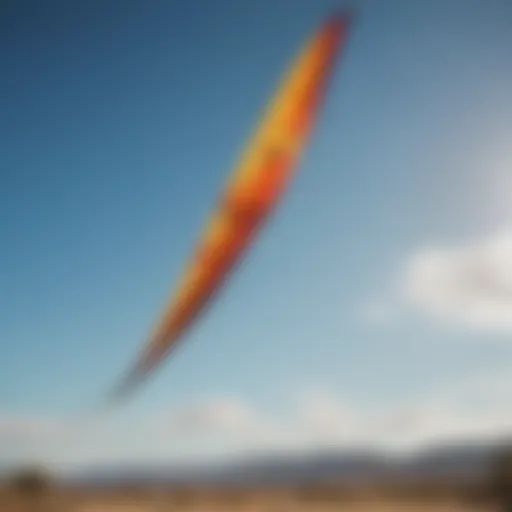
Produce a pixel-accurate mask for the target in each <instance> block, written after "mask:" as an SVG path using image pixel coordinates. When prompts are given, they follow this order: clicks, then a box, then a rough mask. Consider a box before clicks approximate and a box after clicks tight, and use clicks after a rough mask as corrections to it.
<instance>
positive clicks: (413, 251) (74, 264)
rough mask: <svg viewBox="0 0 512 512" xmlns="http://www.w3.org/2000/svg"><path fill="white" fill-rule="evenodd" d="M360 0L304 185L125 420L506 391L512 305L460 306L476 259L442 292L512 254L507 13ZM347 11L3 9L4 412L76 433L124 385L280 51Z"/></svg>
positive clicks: (500, 5) (290, 52)
mask: <svg viewBox="0 0 512 512" xmlns="http://www.w3.org/2000/svg"><path fill="white" fill-rule="evenodd" d="M353 4H354V2H352V5H353ZM356 4H357V5H358V6H359V17H358V19H357V23H356V24H355V26H354V28H353V32H352V34H351V38H350V42H349V45H348V47H347V50H346V52H345V54H344V56H343V59H342V60H341V61H340V65H339V66H338V68H337V70H336V73H335V75H334V77H333V81H332V86H331V89H330V92H329V96H328V98H327V101H326V104H325V108H324V110H323V112H322V115H321V117H320V119H319V124H318V129H317V130H316V132H315V135H314V137H313V139H312V141H311V145H310V147H309V148H308V151H307V154H306V155H305V158H304V160H303V163H302V165H301V169H300V172H299V174H298V177H297V180H296V182H295V183H294V185H293V188H292V190H291V191H290V193H289V194H288V195H287V197H286V200H285V201H284V203H283V204H282V206H281V207H280V209H279V210H278V212H277V214H276V216H275V217H274V219H273V221H272V222H271V223H270V225H269V226H268V229H267V230H265V232H264V233H263V236H262V237H261V239H259V242H258V244H257V245H256V246H255V248H254V250H253V251H252V252H251V254H250V257H249V258H248V260H247V261H246V264H245V265H244V266H243V268H242V271H241V272H239V273H238V275H236V276H235V278H234V279H233V280H232V281H231V282H230V285H229V287H228V288H227V289H226V290H225V293H223V294H222V296H221V297H220V300H219V301H218V302H217V304H216V305H215V307H214V308H213V309H212V310H211V311H210V313H209V314H208V315H207V316H206V317H205V318H204V320H203V321H201V323H200V325H198V326H197V328H196V329H194V331H193V332H192V333H191V336H190V337H189V338H188V339H187V342H186V343H184V344H183V346H182V348H181V349H180V350H179V351H178V352H177V353H176V355H175V357H173V358H172V360H171V361H168V363H166V364H165V367H164V368H162V369H161V371H159V372H158V374H157V375H155V378H154V379H152V380H151V382H149V383H148V385H147V386H145V387H144V389H143V390H141V392H140V393H139V394H138V395H137V396H136V397H135V399H134V400H133V402H132V403H131V404H130V405H129V406H127V407H126V408H125V409H124V410H123V411H122V412H121V413H119V414H122V415H125V416H123V417H128V418H140V417H145V416H150V415H154V414H164V413H167V411H175V410H181V409H182V408H184V407H185V408H186V407H188V404H196V403H201V401H202V400H204V399H205V397H212V396H215V397H236V400H238V401H239V402H242V403H244V404H251V407H255V408H257V409H258V410H260V411H263V414H265V415H268V416H272V417H280V416H283V415H284V416H286V411H288V409H289V408H291V405H290V404H291V403H294V400H297V397H299V396H302V395H303V394H304V393H308V392H310V391H311V390H318V389H321V390H323V391H322V393H324V395H325V394H328V395H329V396H330V397H334V398H333V400H332V401H337V403H339V402H340V401H342V400H343V397H345V399H348V400H349V401H350V402H351V403H352V404H355V405H354V406H353V407H355V408H356V409H358V410H359V409H361V408H362V409H364V410H367V409H368V410H374V409H375V408H378V409H379V410H380V409H382V410H384V411H385V410H386V409H387V408H389V409H390V410H391V409H392V408H393V407H395V406H396V404H399V403H406V402H408V401H409V402H414V401H415V400H416V399H417V397H419V396H424V395H425V394H429V393H433V394H434V395H435V392H436V390H441V392H442V390H443V389H445V386H448V383H451V382H453V381H457V382H459V381H460V382H466V381H467V380H468V379H469V380H471V379H472V378H473V377H475V376H478V377H479V378H480V377H481V376H485V375H496V373H502V374H503V375H505V374H507V373H510V369H511V365H512V344H511V343H510V341H509V340H510V336H511V335H512V329H511V328H510V325H509V324H510V323H507V321H506V320H507V318H512V301H498V300H497V301H494V302H493V300H491V299H489V297H487V295H486V298H485V300H484V299H481V297H479V296H471V297H468V296H466V295H464V299H463V300H462V299H461V296H462V295H461V294H463V292H462V291H461V290H462V289H464V290H466V291H467V290H468V289H469V288H468V287H467V286H466V281H465V280H471V279H472V274H471V272H472V270H471V269H473V266H472V265H473V264H472V263H471V264H468V265H469V267H471V268H470V270H469V271H468V274H464V275H461V276H459V277H460V280H459V281H457V283H456V285H453V283H451V284H452V285H453V286H454V287H455V288H457V289H456V290H455V291H453V290H454V289H455V288H453V289H452V288H450V290H452V291H453V293H452V295H453V297H452V296H450V297H452V298H453V300H451V299H450V298H447V295H446V293H448V292H446V293H445V291H446V289H447V288H446V286H445V284H446V283H445V281H443V279H444V278H445V277H446V275H447V274H449V276H452V275H453V272H450V269H452V270H453V269H454V268H456V269H459V268H462V266H463V265H462V264H460V265H459V263H460V261H462V260H463V261H464V262H467V261H470V262H474V261H476V260H478V262H479V263H478V265H480V263H481V266H483V267H485V271H486V272H487V271H488V272H490V273H493V272H494V270H495V269H496V268H498V266H497V264H496V261H497V260H496V258H497V259H498V260H499V261H505V260H507V257H508V256H509V255H510V254H511V253H510V252H507V251H509V249H510V244H508V241H510V240H511V239H512V237H511V236H510V234H511V233H512V231H510V225H511V222H510V221H511V218H512V202H511V201H510V194H511V193H512V178H511V177H510V176H511V174H510V165H511V164H512V154H511V152H510V143H509V140H510V135H511V134H512V96H511V95H510V90H512V89H511V87H512V68H511V66H510V55H511V48H512V33H511V32H510V23H511V22H512V5H511V4H510V2H508V1H506V0H501V1H500V0H485V1H484V0H481V1H477V0H449V1H444V0H443V1H441V0H439V1H420V0H417V1H414V2H412V1H410V0H389V1H387V2H382V1H377V0H374V1H371V0H368V1H361V2H356ZM344 5H345V4H344V3H343V2H340V1H334V0H333V1H331V0H314V1H311V0H281V1H278V2H275V1H270V0H269V1H257V2H256V1H247V2H239V1H238V0H218V1H216V2H208V1H206V0H201V1H200V0H194V1H189V2H173V1H160V0H153V1H152V2H143V1H134V0H127V1H125V2H114V1H95V0H94V1H89V2H71V3H70V2H64V1H53V0H50V1H47V2H44V3H39V2H35V1H34V2H25V3H23V5H21V4H20V3H18V2H15V1H10V2H4V6H3V11H4V14H3V23H4V27H3V28H2V30H1V31H0V52H1V54H2V55H1V56H2V59H1V60H2V62H3V70H2V76H3V77H4V78H3V80H2V85H1V91H2V94H1V101H2V105H1V109H2V112H3V115H2V116H1V121H0V133H1V136H0V154H1V163H2V165H1V171H0V179H1V181H0V184H1V186H0V245H1V247H2V250H1V251H0V268H1V280H0V308H1V311H2V317H1V319H2V321H1V322H0V412H1V413H2V414H3V415H4V416H5V417H8V418H11V419H12V418H18V417H23V418H25V419H26V418H29V420H26V421H36V420H35V419H37V418H66V417H69V416H72V415H74V414H75V413H79V412H80V411H82V410H86V409H88V408H90V407H93V406H94V404H95V403H96V401H98V400H99V399H101V397H102V394H103V393H105V392H106V391H107V390H108V389H109V387H110V386H111V385H112V384H113V383H114V381H115V380H116V378H117V377H118V376H119V375H120V373H121V372H122V371H124V370H125V369H126V367H127V366H128V364H129V363H130V362H131V361H132V359H133V357H134V356H135V354H136V353H137V351H138V349H139V346H140V344H141V343H142V342H144V341H145V339H146V336H147V334H148V332H149V331H150V329H151V328H152V327H153V325H154V323H155V321H156V320H157V317H158V315H159V313H160V312H161V310H162V307H163V305H164V303H165V301H166V300H167V297H168V295H169V293H170V292H171V290H172V286H173V284H174V283H175V281H176V279H177V278H178V277H179V274H180V272H181V270H182V268H183V266H184V264H185V262H186V259H187V257H188V256H189V254H190V252H191V250H192V247H193V245H194V243H195V241H196V239H197V236H198V233H199V231H200V229H201V227H202V224H203V222H204V221H205V220H206V218H207V216H208V213H209V211H210V209H211V208H212V206H213V205H214V203H215V200H216V198H217V195H218V193H219V191H220V189H221V187H222V186H223V184H224V182H225V180H226V178H227V176H228V175H229V173H230V172H231V169H232V167H233V165H234V164H235V162H236V158H237V157H238V155H239V154H240V151H241V149H242V148H243V145H244V143H245V142H246V140H247V139H248V137H249V136H250V134H251V132H252V130H253V129H254V127H255V123H256V122H257V120H258V118H259V115H260V114H261V109H262V107H263V106H264V105H265V103H266V101H267V100H268V98H269V96H270V95H271V93H272V91H273V90H274V88H275V86H276V85H277V83H278V80H279V78H280V77H281V75H282V73H283V70H284V69H285V67H286V66H287V65H288V63H289V61H290V58H292V57H293V56H294V54H295V52H296V51H297V50H298V49H299V48H300V46H301V44H302V43H303V42H304V39H305V37H307V36H308V35H309V34H311V32H312V31H313V30H314V29H315V28H316V27H317V26H318V24H319V23H320V22H321V21H322V20H323V19H324V18H325V17H326V16H327V15H329V14H330V13H332V12H333V11H334V10H336V9H338V8H340V7H343V6H344ZM496 240H498V242H497V241H496ZM500 241H501V242H500ZM482 248H483V249H482ZM431 249H435V251H437V252H436V253H435V254H437V255H438V256H439V254H440V255H441V258H440V259H439V258H438V259H437V260H436V261H437V266H435V265H434V267H435V269H434V271H432V272H431V271H424V269H425V268H426V266H427V267H428V269H431V268H433V267H432V266H431V265H430V266H429V262H431V260H432V258H431V256H432V251H431V252H429V250H431ZM480 249H482V250H480ZM450 251H452V252H450ZM476 253H478V254H477V256H475V257H472V256H471V255H474V254H476ZM447 254H449V255H450V256H449V257H447V256H446V255H447ZM468 254H469V256H468ZM482 254H483V256H482ZM429 258H430V259H429ZM443 258H444V259H443ZM457 258H459V259H457ZM486 258H487V259H486ZM493 258H494V259H493ZM500 258H501V259H500ZM425 262H427V263H425ZM482 262H483V263H482ZM425 265H426V266H425ZM450 265H452V266H451V267H450ZM469 267H468V268H469ZM464 268H466V267H464ZM499 268H500V269H501V270H500V272H501V271H502V272H501V274H499V275H497V276H495V275H493V276H491V278H492V279H494V280H499V281H500V282H502V281H503V282H504V283H505V281H506V283H505V285H506V286H508V284H510V283H509V281H507V279H509V277H510V275H511V273H510V272H509V270H510V266H508V267H507V265H506V264H504V267H503V268H501V267H499ZM436 269H437V270H436ZM447 269H448V270H447ZM478 269H480V266H479V267H478ZM478 269H477V270H478ZM493 269H494V270H493ZM473 270H474V269H473ZM469 274H471V275H469ZM486 275H487V274H486ZM443 276H444V277H443ZM450 279H451V277H450ZM450 282H451V281H450ZM507 283H508V284H507ZM443 290H444V291H443ZM509 291H510V290H509ZM464 293H466V292H464ZM467 293H468V294H471V293H473V292H471V293H470V292H467ZM507 293H508V292H507ZM436 294H437V295H436ZM443 294H444V295H443ZM475 295H477V294H476V292H475ZM509 297H510V296H509ZM459 299H460V300H459ZM500 300H501V299H500ZM486 301H487V302H486ZM498 302H499V304H498ZM498 310H499V311H498ZM482 378H483V377H482ZM509 384H511V383H510V381H509ZM315 396H317V395H315ZM209 399H210V398H208V400H209ZM320 401H321V400H320ZM473 413H474V414H476V413H475V412H474V411H473ZM9 421H11V420H9ZM24 421H25V420H24ZM507 421H508V419H507ZM0 430H1V429H0ZM127 435H128V434H127ZM133 435H134V436H135V437H131V438H130V439H131V443H132V444H133V442H134V439H136V434H133ZM128 437H129V436H128ZM160 439H161V440H162V439H163V438H160ZM137 442H139V444H140V443H143V444H142V445H141V446H143V448H141V450H142V451H143V452H144V446H145V445H144V442H143V441H141V440H140V439H139V440H138V441H137ZM162 442H165V440H162ZM185 444H186V443H185ZM148 450H149V449H148ZM148 453H149V451H148Z"/></svg>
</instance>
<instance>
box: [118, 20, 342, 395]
mask: <svg viewBox="0 0 512 512" xmlns="http://www.w3.org/2000/svg"><path fill="white" fill-rule="evenodd" d="M349 24H350V17H349V16H348V15H341V16H336V17H333V18H330V19H328V20H327V21H326V22H325V24H324V25H323V26H322V27H321V28H320V30H319V31H318V32H317V33H316V34H315V35H314V36H313V37H312V39H311V40H310V41H309V42H308V43H307V44H306V46H305V48H304V49H303V51H302V52H301V53H300V55H299V56H298V58H297V60H296V62H295V63H294V64H293V65H292V67H291V68H290V70H289V71H288V73H287V75H286V76H285V77H284V79H283V81H282V84H281V86H280V88H279V89H278V91H277V93H276V95H275V96H274V98H273V100H272V101H271V103H270V105H269V107H268V108H267V111H266V113H265V115H264V117H263V119H262V121H261V123H260V125H259V126H258V128H257V130H256V133H255V134H254V135H253V137H252V138H251V140H250V142H249V145H248V147H247V148H246V150H245V152H244V154H243V155H242V158H241V160H240V162H239V163H238V165H237V166H236V168H235V172H234V175H233V176H232V178H231V180H230V181H229V182H228V184H227V186H226V188H225V191H224V193H223V195H222V197H221V199H220V202H219V204H218V206H217V209H216V211H215V212H214V214H213V216H212V218H211V220H210V222H209V223H208V224H207V226H206V229H205V232H204V233H203V236H202V237H201V239H200V243H199V244H198V246H197V248H196V250H195V252H194V254H193V256H192V258H191V261H190V263H189V265H188V267H187V268H186V271H185V273H184V275H183V278H182V280H181V283H180V284H179V286H178V288H177V290H176V293H175V294H174V296H173V299H172V302H171V303H170V305H169V306H168V307H167V308H166V309H165V311H164V314H163V316H162V318H161V320H160V322H159V324H158V326H157V328H156V330H155V332H154V334H153V336H152V337H151V338H150V340H149V343H148V344H147V345H146V347H145V349H144V350H143V352H142V354H141V356H140V358H139V359H138V361H137V362H136V365H135V366H134V367H133V368H132V371H131V372H130V373H129V374H128V376H127V378H126V379H125V380H124V381H123V382H122V383H121V386H120V387H119V388H117V390H116V393H115V397H119V396H122V395H124V394H125V393H126V392H127V391H128V390H129V389H131V388H132V387H133V386H134V385H135V384H137V383H138V382H140V381H141V380H142V379H144V378H145V377H146V376H148V374H150V373H151V372H152V371H153V370H154V369H155V368H156V367H157V366H158V364H159V363H161V362H162V360H163V359H164V358H165V356H166V355H168V353H169V351H170V349H172V348H173V347H174V346H175V345H176V343H177V341H178V340H179V339H180V338H181V337H182V336H183V335H184V334H185V331H186V330H187V329H188V328H190V327H191V325H192V324H193V322H194V321H195V320H196V318H197V317H198V315H199V314H200V313H201V312H202V310H203V309H204V308H205V306H206V305H207V304H208V303H209V302H210V301H211V300H212V299H213V297H214V295H215V294H216V293H217V292H218V291H219V290H220V289H221V285H222V284H223V283H224V281H225V280H226V278H227V277H228V275H230V273H231V271H232V270H234V268H235V267H236V265H237V263H239V262H240V260H241V259H242V257H243V256H244V254H245V253H246V251H247V249H248V248H249V246H250V243H251V242H252V241H253V239H254V237H255V236H256V235H257V234H258V232H259V231H260V228H261V227H262V225H263V223H264V221H265V220H266V219H267V218H268V216H269V214H270V213H271V212H272V210H273V209H274V207H275V206H276V205H277V203H278V201H279V199H280V198H281V196H282V195H283V193H284V192H285V190H286V188H287V186H288V184H289V182H290V180H291V178H292V177H293V175H294V174H295V172H296V169H297V164H298V161H299V159H300V157H301V155H302V153H303V151H304V149H305V146H306V142H307V139H308V137H309V135H310V133H311V130H312V128H313V124H314V120H315V117H316V115H317V113H318V110H319V107H320V103H321V100H322V98H323V96H324V92H325V88H326V85H327V83H328V79H329V76H330V75H331V72H332V69H333V67H334V64H335V60H336V57H337V54H338V53H339V51H340V49H341V48H342V47H343V46H344V43H345V41H346V38H347V34H348V29H349Z"/></svg>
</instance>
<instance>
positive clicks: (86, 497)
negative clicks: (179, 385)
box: [0, 491, 493, 512]
mask: <svg viewBox="0 0 512 512" xmlns="http://www.w3.org/2000/svg"><path fill="white" fill-rule="evenodd" d="M0 510H1V511H2V512H25V511H26V512H164V511H180V510H183V511H187V512H208V511H226V512H229V511H246V512H260V511H261V512H281V511H282V512H292V511H299V512H301V511H304V512H306V511H308V512H316V511H318V512H321V511H322V512H323V511H325V512H329V511H335V510H336V511H338V510H344V511H346V512H372V511H375V512H414V511H417V512H423V511H424V512H472V511H474V512H487V511H489V512H491V510H493V508H491V507H489V506H482V505H477V504H471V503H470V502H468V503H463V502H461V501H460V500H450V499H437V498H436V499H429V500H427V499H423V500H422V499H418V498H416V499H390V498H379V497H373V498H372V497H367V498H356V497H351V498H348V497H346V498H344V497H332V496H325V497H322V496H317V497H304V496H301V495H300V494H297V493H294V492H293V491H290V492H278V493H265V492H262V493H259V492H247V493H238V494H230V495H222V496H211V495H207V494H202V493H194V492H193V491H191V492H188V493H187V494H170V493H166V492H128V491H127V492H125V493H121V492H116V493H95V492H84V491H82V492H80V493H77V492H58V493H57V492H52V493H50V494H47V495H45V496H38V497H34V496H21V495H19V494H16V493H11V492H4V493H2V494H1V495H0Z"/></svg>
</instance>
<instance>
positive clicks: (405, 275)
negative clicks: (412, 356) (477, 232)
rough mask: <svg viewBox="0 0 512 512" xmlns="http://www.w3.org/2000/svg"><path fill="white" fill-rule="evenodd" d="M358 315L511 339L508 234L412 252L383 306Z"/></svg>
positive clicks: (372, 305) (511, 246) (511, 238)
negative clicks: (418, 319) (415, 316)
mask: <svg viewBox="0 0 512 512" xmlns="http://www.w3.org/2000/svg"><path fill="white" fill-rule="evenodd" d="M364 311H366V312H367V314H366V315H365V319H366V321H368V322H371V323H375V321H376V319H377V320H379V319H381V320H382V318H384V319H390V318H391V317H393V315H394V316H397V315H398V314H400V315H404V314H406V313H411V312H415V313H420V314H421V315H424V316H426V317H428V318H430V319H433V320H436V321H438V322H441V323H443V324H445V325H450V326H453V327H457V328H463V329H471V330H479V331H482V332H489V333H498V334H499V333H505V334H508V333H512V230H502V231H500V232H498V233H495V234H494V235H492V236H488V237H482V238H478V239H476V240H473V241H470V242H467V243H463V244H459V245H452V246H437V247H436V246H434V247H430V248H423V249H419V250H417V251H415V252H414V253H413V254H412V255H410V256H409V258H408V259H407V261H406V263H405V265H404V267H403V269H402V271H401V272H400V274H399V277H398V279H397V281H396V282H394V283H393V286H392V289H391V291H389V293H388V295H387V298H386V300H382V299H381V300H380V301H377V302H375V301H370V302H369V303H368V304H367V305H366V306H365V309H364V310H363V312H364Z"/></svg>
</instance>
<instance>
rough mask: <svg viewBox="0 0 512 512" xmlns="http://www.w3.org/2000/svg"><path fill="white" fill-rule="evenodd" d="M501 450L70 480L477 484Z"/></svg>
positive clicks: (137, 470)
mask: <svg viewBox="0 0 512 512" xmlns="http://www.w3.org/2000/svg"><path fill="white" fill-rule="evenodd" d="M499 449H500V445H498V444H493V445H491V444H487V445H485V444H480V445H476V444H470V443H468V444H459V445H457V446H440V447H437V448H434V449H430V450H425V451H423V452H420V453H416V454H414V455H411V456H408V457H392V456H390V455H385V454H382V453H375V452H370V451H367V452H362V451H359V452H353V453H348V452H341V453H332V452H330V453H316V454H310V455H303V456H298V455H295V456H280V457H270V456H269V457H264V458H263V457H260V458H257V459H256V458H255V459H253V460H244V461H239V462H233V463H231V464H218V465H210V466H209V467H206V466H202V467H195V468H188V469H185V468H183V467H170V466H169V467H110V468H106V467H102V468H96V469H89V470H87V471H83V472H81V473H79V474H78V473H77V474H75V475H73V476H72V481H73V483H76V484H83V485H93V486H110V485H126V484H130V485H153V484H154V485H162V484H169V485H171V484H182V485H302V484H315V483H327V482H333V481H343V482H346V483H371V482H386V481H396V480H400V481H402V482H403V481H407V480H411V481H412V480H418V479H422V480H424V479H427V480H428V479H441V478H443V479H444V478H449V479H457V480H460V479H463V480H468V479H469V480H472V479H479V478H481V477H482V476H484V475H486V474H487V472H488V470H489V464H490V463H491V461H492V459H493V457H494V454H495V453H496V452H497V450H499Z"/></svg>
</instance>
